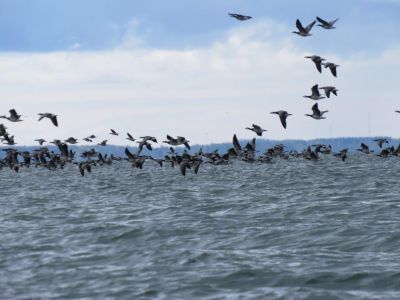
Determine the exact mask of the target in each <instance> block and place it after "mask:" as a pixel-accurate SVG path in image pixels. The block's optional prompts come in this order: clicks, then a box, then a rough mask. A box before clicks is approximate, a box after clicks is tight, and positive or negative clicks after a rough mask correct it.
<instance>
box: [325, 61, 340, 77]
mask: <svg viewBox="0 0 400 300" xmlns="http://www.w3.org/2000/svg"><path fill="white" fill-rule="evenodd" d="M323 65H324V67H325V68H329V70H331V73H332V75H333V76H335V77H337V76H336V75H337V72H336V68H337V67H339V65H336V64H334V63H331V62H327V63H323Z"/></svg>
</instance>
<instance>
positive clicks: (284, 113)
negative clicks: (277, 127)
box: [271, 110, 292, 129]
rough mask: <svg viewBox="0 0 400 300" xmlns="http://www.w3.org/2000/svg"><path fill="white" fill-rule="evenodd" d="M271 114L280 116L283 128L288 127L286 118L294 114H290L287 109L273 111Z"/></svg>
mask: <svg viewBox="0 0 400 300" xmlns="http://www.w3.org/2000/svg"><path fill="white" fill-rule="evenodd" d="M271 114H276V115H278V116H279V119H280V120H281V123H282V126H283V128H285V129H286V118H287V117H289V116H292V114H289V113H288V112H287V111H286V110H278V111H273V112H271Z"/></svg>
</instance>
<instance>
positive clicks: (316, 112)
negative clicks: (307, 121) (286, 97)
mask: <svg viewBox="0 0 400 300" xmlns="http://www.w3.org/2000/svg"><path fill="white" fill-rule="evenodd" d="M311 109H312V111H313V114H312V115H308V114H306V116H308V117H311V118H313V119H315V120H321V119H326V118H325V117H323V115H324V114H325V113H327V112H328V111H327V110H325V111H320V110H319V108H318V103H315V104H314V105H313V106H312V108H311Z"/></svg>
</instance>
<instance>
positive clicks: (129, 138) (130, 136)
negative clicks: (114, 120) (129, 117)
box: [126, 132, 135, 142]
mask: <svg viewBox="0 0 400 300" xmlns="http://www.w3.org/2000/svg"><path fill="white" fill-rule="evenodd" d="M126 134H127V136H128V137H127V138H126V139H127V140H128V141H131V142H134V141H135V139H134V138H133V136H132V135H131V134H130V133H129V132H127V133H126Z"/></svg>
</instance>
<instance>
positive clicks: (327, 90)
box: [319, 86, 339, 98]
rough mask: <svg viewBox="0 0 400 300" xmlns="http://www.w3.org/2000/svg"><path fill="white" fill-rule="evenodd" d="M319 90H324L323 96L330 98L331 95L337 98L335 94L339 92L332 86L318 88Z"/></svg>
mask: <svg viewBox="0 0 400 300" xmlns="http://www.w3.org/2000/svg"><path fill="white" fill-rule="evenodd" d="M319 89H320V90H324V93H325V96H326V97H328V98H329V97H330V96H331V93H332V94H334V95H335V96H337V92H338V91H339V90H338V89H337V88H335V87H334V86H323V87H320V88H319Z"/></svg>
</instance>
